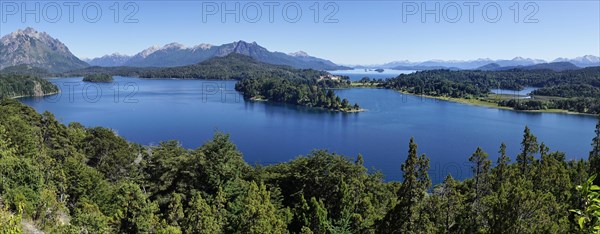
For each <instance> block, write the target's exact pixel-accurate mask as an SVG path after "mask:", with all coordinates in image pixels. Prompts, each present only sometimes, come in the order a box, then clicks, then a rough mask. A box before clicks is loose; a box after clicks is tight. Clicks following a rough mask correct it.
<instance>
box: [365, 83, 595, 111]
mask: <svg viewBox="0 0 600 234" xmlns="http://www.w3.org/2000/svg"><path fill="white" fill-rule="evenodd" d="M365 88H366V87H365ZM395 91H396V92H399V93H401V94H406V95H412V96H417V97H425V98H429V99H436V100H442V101H448V102H455V103H461V104H466V105H471V106H479V107H486V108H493V109H500V110H510V111H515V112H524V113H554V114H567V115H585V116H596V115H595V114H589V113H581V112H573V111H568V110H563V109H546V110H515V109H514V108H511V107H507V106H499V105H498V104H497V103H493V102H487V101H483V100H473V99H466V98H452V97H439V96H431V95H422V94H421V95H419V94H413V93H409V92H405V91H401V90H395Z"/></svg>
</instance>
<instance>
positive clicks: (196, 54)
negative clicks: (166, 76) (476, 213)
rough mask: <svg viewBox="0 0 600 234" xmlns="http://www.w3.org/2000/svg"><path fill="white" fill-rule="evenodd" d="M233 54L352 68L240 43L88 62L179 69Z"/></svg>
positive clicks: (175, 46) (165, 49) (158, 50)
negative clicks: (178, 67)
mask: <svg viewBox="0 0 600 234" xmlns="http://www.w3.org/2000/svg"><path fill="white" fill-rule="evenodd" d="M231 53H238V54H242V55H246V56H250V57H252V58H254V59H256V60H258V61H260V62H264V63H270V64H275V65H287V66H291V67H294V68H301V69H308V68H312V69H317V70H340V69H349V68H348V67H343V66H339V65H337V64H335V63H333V62H331V61H329V60H325V59H320V58H317V57H313V56H310V55H308V54H306V53H305V52H302V51H300V52H296V53H291V54H285V53H282V52H271V51H269V50H267V49H266V48H264V47H262V46H260V45H258V44H257V43H256V42H252V43H248V42H245V41H237V42H233V43H228V44H223V45H219V46H215V45H210V44H200V45H196V46H193V47H187V46H184V45H182V44H179V43H170V44H167V45H164V46H162V47H160V46H152V47H150V48H148V49H145V50H143V51H141V52H139V53H137V54H135V55H133V56H126V55H121V54H117V53H115V54H112V55H105V56H102V57H100V58H94V59H90V60H88V63H89V64H90V65H92V66H105V67H109V66H130V67H176V66H185V65H192V64H196V63H199V62H202V61H205V60H207V59H209V58H213V57H223V56H226V55H229V54H231Z"/></svg>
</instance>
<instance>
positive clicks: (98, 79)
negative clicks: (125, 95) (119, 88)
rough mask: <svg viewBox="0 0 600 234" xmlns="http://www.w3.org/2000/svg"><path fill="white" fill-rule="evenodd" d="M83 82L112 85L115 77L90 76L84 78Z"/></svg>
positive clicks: (105, 75) (103, 75) (106, 75)
mask: <svg viewBox="0 0 600 234" xmlns="http://www.w3.org/2000/svg"><path fill="white" fill-rule="evenodd" d="M83 81H84V82H94V83H110V82H113V77H112V76H111V75H109V74H89V75H85V76H84V77H83Z"/></svg>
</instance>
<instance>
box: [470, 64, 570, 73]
mask: <svg viewBox="0 0 600 234" xmlns="http://www.w3.org/2000/svg"><path fill="white" fill-rule="evenodd" d="M577 69H581V68H580V67H578V66H575V65H574V64H572V63H570V62H553V63H540V64H535V65H530V66H506V67H503V66H500V65H499V64H497V63H490V64H487V65H485V66H481V67H479V68H477V69H476V70H482V71H505V70H552V71H568V70H577Z"/></svg>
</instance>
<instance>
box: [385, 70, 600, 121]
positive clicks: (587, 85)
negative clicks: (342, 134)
mask: <svg viewBox="0 0 600 234" xmlns="http://www.w3.org/2000/svg"><path fill="white" fill-rule="evenodd" d="M382 86H384V87H387V88H391V89H396V90H400V91H404V92H408V93H412V94H421V95H429V96H436V97H451V98H465V99H475V98H479V99H484V100H486V101H490V100H489V99H486V98H487V96H488V95H489V94H490V90H491V89H494V88H500V89H512V90H521V89H523V88H524V87H526V86H531V87H539V88H540V89H538V90H535V91H534V92H533V93H532V95H533V96H532V100H520V99H512V100H501V101H493V102H497V103H498V104H499V105H501V106H508V107H513V108H514V109H517V110H540V109H564V110H569V111H576V112H582V113H592V114H597V113H600V67H589V68H583V69H578V70H568V71H561V72H556V71H552V70H518V69H513V70H506V71H478V70H477V71H450V70H431V71H420V72H416V73H412V74H401V75H399V76H398V77H396V78H394V79H389V80H387V81H386V82H385V83H384V84H383V85H382ZM545 96H549V97H555V98H548V97H545Z"/></svg>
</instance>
